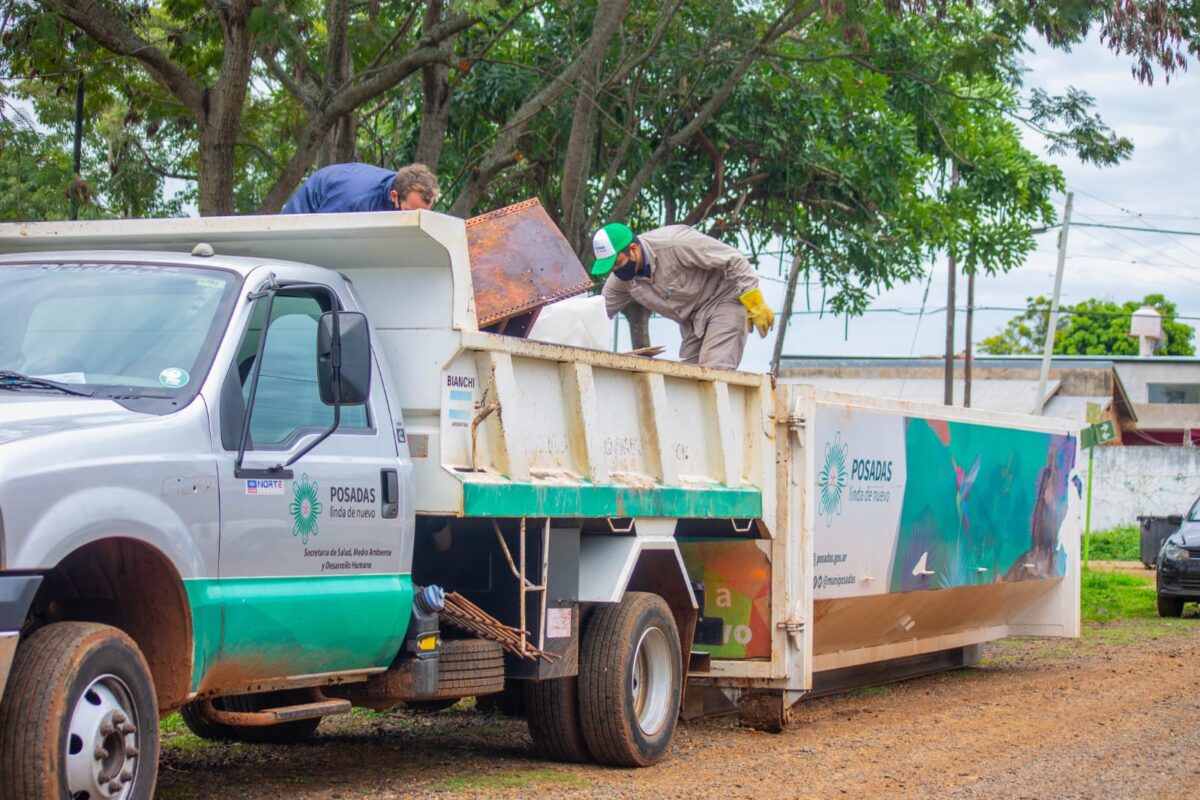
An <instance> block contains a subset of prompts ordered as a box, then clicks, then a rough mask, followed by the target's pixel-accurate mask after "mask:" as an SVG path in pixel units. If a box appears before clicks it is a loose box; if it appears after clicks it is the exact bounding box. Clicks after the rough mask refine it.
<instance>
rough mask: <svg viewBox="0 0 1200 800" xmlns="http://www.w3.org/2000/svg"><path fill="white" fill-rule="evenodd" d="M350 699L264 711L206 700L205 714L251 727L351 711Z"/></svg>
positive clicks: (216, 720)
mask: <svg viewBox="0 0 1200 800" xmlns="http://www.w3.org/2000/svg"><path fill="white" fill-rule="evenodd" d="M350 708H351V705H350V701H349V700H327V699H323V700H315V701H313V702H311V703H300V704H298V705H294V706H281V707H279V708H267V709H263V710H262V711H222V710H221V709H219V708H217V707H215V706H214V705H213V704H212V700H205V701H204V716H205V717H206V718H207V719H208V720H209V721H210V722H215V723H217V724H220V725H242V726H249V727H265V726H267V725H278V724H279V723H281V722H295V721H296V720H301V719H315V718H317V717H331V716H334V715H335V714H349V713H350Z"/></svg>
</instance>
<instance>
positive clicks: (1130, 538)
mask: <svg viewBox="0 0 1200 800" xmlns="http://www.w3.org/2000/svg"><path fill="white" fill-rule="evenodd" d="M1140 546H1141V531H1140V530H1139V529H1138V527H1137V526H1136V525H1125V526H1123V527H1120V528H1113V529H1112V530H1108V531H1096V532H1094V533H1092V535H1091V540H1090V542H1089V545H1088V558H1093V559H1095V560H1097V561H1137V560H1139V559H1140V558H1141V554H1140V552H1139V548H1140Z"/></svg>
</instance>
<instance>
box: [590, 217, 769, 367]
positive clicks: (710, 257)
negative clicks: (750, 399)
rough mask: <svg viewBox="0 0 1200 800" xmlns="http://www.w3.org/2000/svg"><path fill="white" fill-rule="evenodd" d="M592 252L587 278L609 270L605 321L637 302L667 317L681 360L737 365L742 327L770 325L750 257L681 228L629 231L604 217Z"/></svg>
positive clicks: (762, 331) (766, 327) (763, 332)
mask: <svg viewBox="0 0 1200 800" xmlns="http://www.w3.org/2000/svg"><path fill="white" fill-rule="evenodd" d="M592 251H593V252H594V253H595V255H596V263H595V264H594V265H593V266H592V275H594V276H596V277H601V276H603V275H608V273H609V272H610V271H611V272H612V274H611V275H608V280H606V281H605V282H604V301H605V309H606V310H607V311H608V317H609V319H612V318H613V317H615V316H616V315H617V314H619V313H620V311H621V309H623V308H625V306H627V305H629V303H630V301H637V302H638V303H639V304H640V305H642V306H644V307H645V308H647V309H649V310H650V311H653V312H654V313H657V314H661V315H662V316H664V317H666V318H667V319H671V320H674V321H675V322H676V323H677V324H678V325H679V333H680V335H681V336H682V337H683V344H682V345H681V346H680V348H679V360H680V361H683V362H685V363H687V364H699V365H700V366H702V367H720V368H723V369H737V367H738V364H739V363H741V360H742V351H743V350H745V348H746V334H747V333H748V332H749V331H750V329H751V328H757V329H758V334H759V336H762V337H764V338H765V337H766V335H767V331H769V330H771V328H772V327H773V326H774V325H775V315H774V314H773V313H772V312H771V309H770V307H768V306H767V304H766V301H764V300H763V296H762V291H761V290H759V288H758V275H757V274H756V273H755V272H754V268H753V267H751V266H750V262H749V261H747V260H746V258H745V257H744V256H743V255H742V254H741V253H740V252H738V250H737V248H734V247H730V246H729V245H727V244H725V243H724V242H720V241H717V240H716V239H714V238H712V237H711V236H705V235H704V234H703V233H700V232H699V231H696V230H693V229H692V228H691V227H689V226H687V225H668V226H666V227H665V228H656V229H655V230H652V231H647V232H645V233H643V234H641V235H639V236H634V234H633V231H631V230H630V229H629V227H628V226H626V225H623V224H621V223H620V222H612V223H609V224H608V225H605V226H604V227H603V228H601V229H600V230H598V231H596V235H595V236H594V237H592Z"/></svg>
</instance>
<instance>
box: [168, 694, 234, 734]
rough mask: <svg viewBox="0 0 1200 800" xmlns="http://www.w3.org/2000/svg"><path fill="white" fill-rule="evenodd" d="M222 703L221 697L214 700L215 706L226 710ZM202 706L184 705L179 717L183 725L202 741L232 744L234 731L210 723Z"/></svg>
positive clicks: (226, 726)
mask: <svg viewBox="0 0 1200 800" xmlns="http://www.w3.org/2000/svg"><path fill="white" fill-rule="evenodd" d="M220 703H221V698H219V697H218V698H217V699H216V700H213V705H215V706H217V708H220V709H224V706H223V705H220ZM202 705H203V703H184V705H183V707H182V708H180V709H179V716H180V717H181V718H182V719H183V724H184V725H186V726H187V729H188V730H189V731H191V732H192V733H194V734H195V735H196V736H199V737H200V738H201V739H207V740H208V741H210V742H232V741H233V729H232V728H231V727H230V726H228V725H222V724H220V723H218V722H210V721H209V719H208V718H207V717H205V716H204V712H203V711H202V710H201V706H202Z"/></svg>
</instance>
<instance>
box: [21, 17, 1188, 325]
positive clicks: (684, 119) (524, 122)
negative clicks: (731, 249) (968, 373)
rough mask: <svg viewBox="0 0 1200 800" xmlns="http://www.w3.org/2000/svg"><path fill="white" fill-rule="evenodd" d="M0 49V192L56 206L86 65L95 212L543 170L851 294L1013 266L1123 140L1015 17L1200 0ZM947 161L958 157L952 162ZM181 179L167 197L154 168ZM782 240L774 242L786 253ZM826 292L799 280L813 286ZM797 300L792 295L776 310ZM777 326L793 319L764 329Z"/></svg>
mask: <svg viewBox="0 0 1200 800" xmlns="http://www.w3.org/2000/svg"><path fill="white" fill-rule="evenodd" d="M5 8H6V10H5V12H4V15H3V17H2V18H0V71H2V72H3V74H4V75H5V76H6V77H8V78H9V79H10V83H9V86H10V88H11V91H12V92H13V93H14V94H15V95H17V96H18V97H20V98H21V99H22V100H23V101H25V102H28V103H31V104H32V105H33V107H34V109H35V111H36V115H37V118H38V121H39V123H40V125H41V127H40V128H38V129H37V130H36V131H32V130H30V129H26V130H25V131H24V132H18V131H17V129H16V128H15V127H13V126H12V125H7V126H6V127H0V145H2V146H4V147H6V148H7V150H6V151H5V159H6V160H7V159H8V158H9V157H10V155H9V154H12V155H13V156H14V160H13V161H12V162H11V163H10V164H6V165H4V166H3V167H0V178H2V177H3V176H4V175H18V174H19V172H20V168H19V167H18V164H21V163H37V162H38V161H40V160H41V159H43V158H45V160H46V161H47V162H50V163H51V164H52V165H56V166H53V168H52V169H48V170H47V171H46V172H45V174H44V175H39V176H38V180H37V181H35V182H34V183H35V184H36V185H35V186H26V187H21V188H22V191H20V192H17V193H15V194H14V195H12V196H11V197H0V215H3V216H7V217H14V218H15V217H25V218H28V217H29V216H37V217H51V216H62V214H63V213H65V204H64V205H63V206H62V207H61V208H62V209H63V210H62V211H60V212H58V213H55V210H54V209H55V203H56V202H58V200H57V198H60V197H62V192H63V189H62V188H59V186H60V185H61V184H60V182H61V183H65V184H66V185H67V186H69V185H71V182H72V181H73V180H74V177H73V176H72V175H70V173H69V171H68V172H66V173H64V172H63V164H62V160H61V158H60V157H58V156H55V155H54V154H55V153H60V152H63V151H64V150H65V148H66V146H67V143H68V141H69V137H70V124H71V116H72V113H71V112H72V99H73V96H74V87H75V84H76V81H77V80H78V77H79V76H80V75H83V76H84V78H85V83H86V87H87V94H86V114H85V116H86V119H87V126H86V140H85V141H86V147H85V165H84V170H83V176H84V178H85V179H86V183H87V185H88V186H89V187H90V188H91V193H92V196H93V197H94V198H95V199H96V201H97V203H96V205H95V206H93V207H92V208H91V209H90V210H89V211H88V213H89V214H93V215H112V216H143V215H162V214H170V213H178V210H179V208H180V201H181V200H182V201H185V202H186V201H194V202H195V203H196V204H197V206H198V208H199V210H200V213H202V214H214V213H220V214H226V213H252V212H267V213H271V212H275V211H277V210H278V209H279V207H280V206H281V205H282V203H283V202H284V201H285V200H286V198H287V197H288V196H289V195H290V193H291V192H292V191H294V189H295V187H296V186H297V185H298V184H299V182H300V181H301V180H302V179H303V177H304V175H305V174H307V172H308V171H309V170H310V169H311V168H313V167H316V166H320V165H323V164H326V163H332V162H337V161H347V160H354V159H361V160H368V161H371V162H374V163H378V164H381V165H385V166H389V167H395V166H399V165H401V164H403V163H407V162H410V161H413V160H421V161H423V162H425V163H429V164H430V165H432V166H434V167H435V168H436V169H437V171H438V173H439V176H440V178H441V182H442V185H443V201H442V205H441V206H440V207H441V208H442V210H446V211H449V212H451V213H454V214H457V215H461V216H466V215H469V214H471V213H476V212H479V211H482V210H486V209H488V208H494V207H497V206H501V205H505V204H508V203H511V202H514V201H515V200H518V199H522V198H524V197H529V196H536V197H539V198H540V199H541V200H542V203H543V205H544V206H545V207H546V208H547V209H548V211H549V212H550V214H551V215H552V216H553V218H554V219H555V220H556V221H557V222H558V223H559V225H560V226H561V227H562V229H563V231H564V232H565V233H566V235H567V237H568V238H569V240H570V241H571V242H572V244H573V246H574V247H575V248H576V249H577V251H578V252H579V253H580V254H581V256H583V257H584V258H585V259H586V258H587V257H588V255H587V249H588V248H587V242H588V239H589V234H590V232H591V231H592V230H593V229H594V228H595V227H596V226H597V225H598V224H600V223H602V222H605V221H608V220H610V219H622V220H626V221H628V222H629V224H630V225H631V226H633V227H634V228H635V229H639V228H641V229H644V228H647V227H653V226H657V225H660V224H663V223H672V222H685V223H687V224H691V225H694V226H696V227H698V228H700V229H701V230H705V231H707V232H709V233H711V234H713V235H715V236H718V237H720V238H722V239H725V240H726V241H729V242H731V243H734V244H737V245H738V246H741V247H743V248H745V249H747V250H748V251H749V252H750V254H751V256H752V258H753V259H754V260H756V261H758V262H759V264H760V266H761V267H762V268H764V269H767V268H768V265H769V264H774V265H775V269H777V270H778V272H779V273H780V275H781V277H785V278H787V280H788V281H789V292H788V303H789V308H790V304H791V302H792V298H793V297H794V295H795V293H796V287H797V286H798V285H799V279H800V277H801V276H806V277H807V278H808V281H807V283H806V285H820V286H821V287H822V289H821V297H820V298H816V299H815V302H818V303H821V304H823V305H825V306H826V307H828V308H829V309H830V310H831V311H834V312H847V313H856V312H859V311H861V310H862V309H863V308H865V307H866V305H867V303H868V302H869V301H870V299H871V298H872V297H873V296H874V295H875V294H876V293H877V292H878V291H880V290H882V289H886V288H888V287H890V286H892V285H894V284H895V283H897V282H904V281H908V280H911V279H913V278H916V277H918V276H920V275H922V273H923V272H924V269H925V264H926V263H928V260H929V258H930V256H931V254H933V253H938V252H946V251H952V252H954V254H955V255H956V256H957V258H958V260H959V263H961V264H963V265H964V267H965V268H966V269H968V270H971V271H983V272H994V271H1003V270H1007V269H1010V268H1012V267H1013V266H1016V265H1017V264H1019V263H1021V262H1022V261H1023V260H1024V258H1025V256H1026V255H1027V253H1028V252H1029V250H1030V249H1031V248H1032V247H1033V240H1032V237H1031V236H1030V235H1029V233H1028V230H1029V229H1030V228H1031V227H1035V226H1037V225H1044V224H1049V223H1050V222H1052V221H1053V218H1054V210H1053V208H1052V207H1051V205H1050V197H1051V195H1052V193H1053V192H1054V191H1055V190H1057V189H1060V188H1061V186H1062V178H1061V175H1060V174H1059V172H1058V170H1057V169H1055V168H1053V167H1052V166H1049V165H1047V164H1046V163H1044V162H1043V161H1042V160H1041V159H1040V158H1039V156H1038V155H1037V154H1035V153H1032V152H1030V151H1029V150H1028V149H1027V148H1026V147H1025V146H1024V144H1023V142H1022V139H1021V128H1022V127H1023V126H1032V127H1034V128H1036V129H1038V130H1040V131H1041V132H1042V133H1044V134H1045V135H1046V136H1047V138H1048V140H1049V142H1050V146H1051V148H1052V151H1053V152H1073V153H1075V154H1077V155H1078V156H1079V157H1080V158H1082V159H1084V160H1086V161H1090V162H1093V163H1097V164H1111V163H1116V162H1117V161H1119V160H1121V159H1123V158H1125V157H1127V156H1128V155H1129V152H1130V150H1131V144H1130V142H1129V141H1128V140H1126V139H1123V138H1121V137H1120V136H1117V135H1116V134H1114V133H1113V132H1112V131H1111V130H1109V129H1108V128H1107V127H1106V126H1105V125H1104V124H1103V122H1102V121H1101V120H1100V119H1099V117H1098V116H1097V115H1096V113H1095V112H1094V110H1093V109H1092V100H1091V98H1090V97H1088V96H1087V95H1086V94H1083V93H1081V92H1078V91H1075V90H1068V91H1067V92H1066V93H1064V94H1063V95H1062V96H1051V95H1048V94H1046V93H1044V92H1040V91H1034V92H1032V94H1030V95H1029V96H1028V97H1025V94H1026V93H1025V90H1024V86H1023V81H1024V77H1023V70H1022V66H1021V56H1022V54H1023V53H1024V52H1025V50H1026V45H1025V37H1026V35H1027V34H1028V31H1029V30H1030V29H1031V28H1033V29H1034V30H1036V31H1037V32H1038V33H1039V35H1041V36H1042V37H1043V38H1044V39H1046V40H1047V41H1049V42H1050V43H1051V44H1052V45H1054V46H1057V47H1064V48H1067V47H1069V46H1070V45H1072V44H1074V43H1077V42H1079V41H1081V40H1082V38H1083V37H1084V36H1085V35H1087V33H1088V31H1089V30H1094V31H1095V30H1098V31H1099V34H1100V36H1101V38H1102V40H1103V41H1104V42H1105V43H1106V44H1108V45H1109V46H1110V47H1111V48H1113V49H1114V50H1116V51H1118V52H1121V53H1123V54H1125V55H1126V56H1127V57H1129V58H1131V59H1132V61H1133V64H1134V67H1133V68H1134V73H1135V75H1136V76H1137V77H1139V78H1140V79H1142V80H1145V81H1149V80H1150V79H1152V78H1153V76H1154V75H1155V74H1161V75H1166V76H1169V75H1170V74H1171V73H1172V72H1173V71H1175V70H1177V69H1179V68H1181V67H1182V66H1183V65H1184V64H1185V60H1184V54H1185V52H1186V51H1187V49H1188V48H1191V47H1193V46H1194V40H1193V38H1192V30H1193V28H1194V22H1195V20H1196V18H1197V16H1198V15H1200V12H1198V11H1197V9H1196V7H1195V6H1194V4H1191V3H1183V2H1168V1H1167V0H1149V2H1144V3H1141V4H1132V3H1127V2H1124V0H1122V1H1121V2H1117V3H1113V2H1111V1H1110V2H1095V1H1094V0H1061V2H1056V3H1053V4H1045V3H1035V2H1031V0H1005V2H1000V3H992V4H976V3H970V2H950V1H949V0H941V1H940V2H935V3H929V2H927V1H926V0H887V2H871V1H870V0H836V2H829V1H828V0H763V1H762V2H755V3H746V2H741V1H740V0H603V1H601V0H582V1H581V2H569V3H562V2H554V0H428V2H418V1H417V0H370V2H368V3H360V4H351V3H349V2H348V0H222V2H216V1H215V0H140V2H136V3H134V2H127V1H125V0H14V2H11V3H9V4H7V6H6V7H5ZM952 174H956V175H957V176H958V178H957V180H956V181H953V180H951V177H950V176H951V175H952ZM173 178H174V179H180V180H182V181H183V182H184V185H185V186H187V187H189V188H188V189H187V190H186V191H185V194H184V195H183V196H182V197H177V198H175V199H174V200H172V201H167V200H166V199H165V197H166V194H167V190H166V187H167V186H168V185H169V183H168V182H169V181H170V180H171V179H173ZM781 252H786V253H787V254H788V255H789V256H790V258H787V259H785V258H784V257H783V256H782V255H780V253H781ZM808 302H814V298H808ZM786 318H787V317H786V315H785V317H784V319H785V320H786ZM780 338H781V339H782V334H781V336H780Z"/></svg>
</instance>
